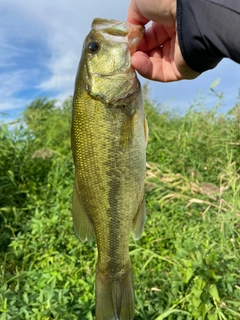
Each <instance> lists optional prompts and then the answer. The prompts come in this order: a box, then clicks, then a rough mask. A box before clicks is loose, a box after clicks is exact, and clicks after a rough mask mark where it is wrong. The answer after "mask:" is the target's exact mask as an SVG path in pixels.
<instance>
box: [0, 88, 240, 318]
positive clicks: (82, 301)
mask: <svg viewBox="0 0 240 320" xmlns="http://www.w3.org/2000/svg"><path fill="white" fill-rule="evenodd" d="M213 90H214V89H213V88H212V91H213ZM219 99H221V96H219ZM195 105H197V103H196V104H195ZM145 108H146V112H147V115H148V123H149V128H150V136H149V143H148V149H147V161H148V162H147V174H146V201H147V211H148V215H147V222H146V226H145V231H144V233H143V236H142V237H141V239H140V240H139V241H137V242H135V241H134V240H132V239H131V240H130V254H131V260H132V264H133V270H134V279H135V295H136V316H135V320H142V319H144V320H162V319H170V320H173V319H174V320H192V319H193V320H231V319H232V320H236V319H240V116H239V105H236V106H235V107H234V108H233V109H232V110H231V111H230V112H229V113H228V114H226V115H219V114H218V113H217V106H216V107H214V108H213V110H212V111H207V110H204V109H203V108H198V109H197V108H196V107H195V106H194V105H193V106H191V108H190V109H189V110H188V111H187V113H186V114H185V115H184V116H179V115H177V114H176V113H174V112H170V111H168V110H164V109H162V108H161V106H158V107H157V108H155V107H154V103H152V102H151V101H149V99H147V98H146V99H145ZM157 110H158V112H157ZM70 118H71V99H68V100H67V101H65V102H64V103H63V105H62V106H60V107H57V103H56V102H55V101H51V100H46V99H38V100H35V101H33V102H32V104H31V105H30V106H28V107H27V108H26V110H25V112H24V114H23V117H22V119H20V120H18V121H17V122H16V123H14V124H8V125H7V124H2V125H1V127H0V319H1V320H3V319H17V320H22V319H24V320H25V319H31V320H50V319H59V320H74V319H81V320H91V319H94V318H95V317H94V279H95V262H96V243H95V241H94V242H93V243H81V242H79V241H78V240H77V238H76V236H75V234H74V231H73V226H72V220H71V214H70V210H71V194H72V185H73V163H72V157H71V151H70V139H69V136H70V134H69V128H70Z"/></svg>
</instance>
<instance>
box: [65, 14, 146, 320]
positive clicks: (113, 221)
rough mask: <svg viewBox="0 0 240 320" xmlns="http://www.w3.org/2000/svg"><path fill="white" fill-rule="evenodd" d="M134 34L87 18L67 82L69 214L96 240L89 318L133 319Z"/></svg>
mask: <svg viewBox="0 0 240 320" xmlns="http://www.w3.org/2000/svg"><path fill="white" fill-rule="evenodd" d="M142 36H143V28H142V27H140V26H132V25H130V24H128V23H127V22H125V23H122V22H118V21H115V20H104V19H95V20H94V21H93V23H92V29H91V31H90V33H89V34H88V36H87V37H86V39H85V42H84V45H83V52H82V57H81V60H80V63H79V68H78V73H77V77H76V83H75V91H74V97H73V118H72V132H71V139H72V152H73V158H74V164H75V182H74V191H73V206H72V214H73V223H74V227H75V231H76V233H77V235H78V237H79V238H80V239H81V240H83V241H84V240H91V239H92V238H93V236H94V234H95V236H96V240H97V248H98V261H97V270H96V319H97V320H131V319H133V317H134V291H133V278H132V270H131V262H130V259H129V251H128V243H129V235H130V233H131V231H132V232H133V235H134V237H135V238H139V237H140V235H141V233H142V231H143V227H144V221H145V200H144V177H145V163H146V159H145V157H146V156H145V154H146V143H147V124H146V120H145V116H144V110H143V101H142V93H141V87H140V83H139V81H138V79H137V77H136V74H135V71H134V69H133V68H132V67H131V53H132V52H134V51H135V50H136V47H137V45H138V44H139V42H140V41H141V39H142Z"/></svg>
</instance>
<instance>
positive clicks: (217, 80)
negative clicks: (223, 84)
mask: <svg viewBox="0 0 240 320" xmlns="http://www.w3.org/2000/svg"><path fill="white" fill-rule="evenodd" d="M220 80H221V78H217V79H216V80H214V81H213V82H212V83H211V85H210V89H214V88H215V87H216V86H217V85H218V84H219V82H220Z"/></svg>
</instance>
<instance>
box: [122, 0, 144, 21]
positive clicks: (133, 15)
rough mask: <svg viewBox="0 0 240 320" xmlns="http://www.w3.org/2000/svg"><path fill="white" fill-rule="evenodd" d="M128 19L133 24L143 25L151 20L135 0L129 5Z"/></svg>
mask: <svg viewBox="0 0 240 320" xmlns="http://www.w3.org/2000/svg"><path fill="white" fill-rule="evenodd" d="M127 21H128V22H130V23H132V24H140V25H143V26H144V25H145V24H147V23H148V22H149V19H147V18H146V17H144V16H143V15H142V13H141V11H140V10H139V8H138V7H137V5H136V1H135V0H131V3H130V5H129V8H128V17H127Z"/></svg>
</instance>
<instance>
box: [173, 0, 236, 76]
mask: <svg viewBox="0 0 240 320" xmlns="http://www.w3.org/2000/svg"><path fill="white" fill-rule="evenodd" d="M177 32H178V41H179V45H180V49H181V53H182V55H183V58H184V60H185V62H186V63H187V64H188V65H189V67H191V68H192V69H193V70H195V71H197V72H204V71H206V70H209V69H212V68H214V67H215V66H216V65H217V64H218V63H219V62H220V61H221V59H222V58H224V57H227V58H230V59H232V60H234V61H236V62H238V63H240V0H177Z"/></svg>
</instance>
